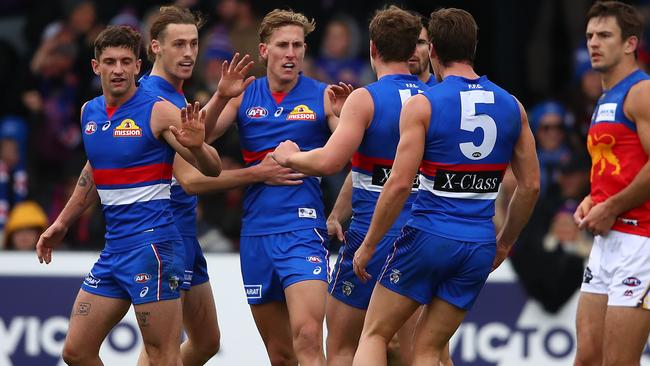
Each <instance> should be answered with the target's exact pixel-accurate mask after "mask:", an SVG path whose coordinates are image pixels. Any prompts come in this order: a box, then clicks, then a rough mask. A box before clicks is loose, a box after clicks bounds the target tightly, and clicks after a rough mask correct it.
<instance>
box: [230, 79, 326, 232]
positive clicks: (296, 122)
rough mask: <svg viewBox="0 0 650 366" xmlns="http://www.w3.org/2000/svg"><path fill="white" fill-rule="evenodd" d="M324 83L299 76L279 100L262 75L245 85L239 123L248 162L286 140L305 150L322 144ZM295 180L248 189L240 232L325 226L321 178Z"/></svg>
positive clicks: (324, 135) (323, 133)
mask: <svg viewBox="0 0 650 366" xmlns="http://www.w3.org/2000/svg"><path fill="white" fill-rule="evenodd" d="M326 87H327V85H326V84H324V83H321V82H319V81H316V80H314V79H311V78H308V77H306V76H303V75H299V76H298V82H297V83H296V85H295V86H294V87H293V89H291V91H290V92H289V93H288V94H286V95H285V96H284V98H283V99H282V100H281V101H280V102H279V103H277V102H276V101H275V99H274V98H273V96H272V95H271V91H270V89H269V84H268V80H267V78H266V77H263V78H259V79H256V80H255V81H254V82H253V83H252V84H251V85H249V86H248V88H246V90H245V91H244V96H243V99H242V102H241V106H240V107H239V111H238V121H237V127H238V128H239V137H240V143H241V147H242V154H243V156H244V161H245V162H246V165H248V166H250V165H254V164H258V163H259V162H260V161H262V159H264V157H265V156H266V154H268V153H270V152H272V151H273V150H274V149H275V148H276V146H278V145H279V144H280V143H281V142H283V141H285V140H292V141H294V142H295V143H297V144H298V146H300V149H301V150H303V151H308V150H312V149H315V148H319V147H322V146H323V145H325V142H326V141H327V138H328V137H329V134H330V130H329V127H328V125H327V118H326V116H325V108H324V95H325V88H326ZM302 181H303V183H302V184H300V185H295V186H271V185H266V184H264V183H257V184H253V185H251V186H250V187H248V189H247V190H246V197H245V199H244V217H243V222H242V232H241V234H242V235H244V236H254V235H267V234H277V233H282V232H288V231H294V230H302V229H309V228H323V229H324V228H325V227H326V226H325V213H324V207H323V198H322V194H321V190H320V178H316V177H307V178H304V179H303V180H302Z"/></svg>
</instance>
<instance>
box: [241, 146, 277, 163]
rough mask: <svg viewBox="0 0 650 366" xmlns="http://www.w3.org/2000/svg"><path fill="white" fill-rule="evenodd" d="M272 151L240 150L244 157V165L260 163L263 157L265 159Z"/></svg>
mask: <svg viewBox="0 0 650 366" xmlns="http://www.w3.org/2000/svg"><path fill="white" fill-rule="evenodd" d="M273 150H275V149H268V150H263V151H248V150H244V149H242V150H241V153H242V155H243V156H244V162H245V163H246V164H251V163H255V162H258V161H262V160H263V159H264V157H266V154H268V153H272V152H273Z"/></svg>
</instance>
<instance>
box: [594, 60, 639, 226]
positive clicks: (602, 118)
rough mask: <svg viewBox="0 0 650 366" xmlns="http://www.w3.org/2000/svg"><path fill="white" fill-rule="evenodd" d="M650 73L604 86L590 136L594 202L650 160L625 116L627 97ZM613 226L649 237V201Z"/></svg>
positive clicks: (625, 183) (613, 191) (629, 179)
mask: <svg viewBox="0 0 650 366" xmlns="http://www.w3.org/2000/svg"><path fill="white" fill-rule="evenodd" d="M649 79H650V76H649V75H648V74H646V73H645V72H643V71H641V70H637V71H635V72H633V73H631V74H630V75H628V76H627V77H625V78H624V79H623V80H621V81H619V82H618V83H617V84H616V85H615V86H614V87H613V88H611V89H610V90H605V91H604V92H603V95H602V96H601V97H600V99H599V100H598V105H596V108H595V110H594V114H593V116H592V119H591V126H590V127H589V135H588V137H587V149H588V150H589V154H590V155H591V198H592V199H593V200H594V202H595V203H600V202H603V201H605V200H606V199H607V198H609V197H610V196H612V195H614V194H616V193H618V192H619V191H621V190H622V189H623V188H625V187H627V186H628V185H629V184H630V183H631V182H632V180H633V179H634V177H636V175H637V174H638V173H639V171H640V170H641V168H643V166H644V165H645V164H646V162H647V161H648V155H647V154H646V153H645V151H644V150H643V146H642V145H641V141H640V140H639V135H638V133H637V129H636V124H635V123H634V122H632V121H630V119H629V118H627V117H626V116H625V113H624V111H623V104H624V103H625V97H626V96H627V93H628V92H629V91H630V88H632V87H633V86H634V85H635V84H636V83H638V82H640V81H643V80H649ZM612 230H616V231H621V232H624V233H629V234H635V235H641V236H645V237H650V201H646V202H645V203H643V204H642V205H640V206H638V207H635V208H633V209H631V210H629V211H627V212H624V213H622V214H621V215H620V216H619V217H618V218H617V219H616V222H615V223H614V226H612Z"/></svg>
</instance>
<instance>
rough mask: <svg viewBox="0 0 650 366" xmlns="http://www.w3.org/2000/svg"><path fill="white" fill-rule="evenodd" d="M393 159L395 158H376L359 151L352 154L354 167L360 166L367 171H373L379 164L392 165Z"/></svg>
mask: <svg viewBox="0 0 650 366" xmlns="http://www.w3.org/2000/svg"><path fill="white" fill-rule="evenodd" d="M393 161H394V160H392V159H382V158H375V157H371V156H366V155H363V154H361V153H359V152H355V153H354V155H353V156H352V167H353V168H359V169H361V170H365V171H367V172H372V171H373V170H374V168H375V166H377V165H379V166H387V167H392V166H393Z"/></svg>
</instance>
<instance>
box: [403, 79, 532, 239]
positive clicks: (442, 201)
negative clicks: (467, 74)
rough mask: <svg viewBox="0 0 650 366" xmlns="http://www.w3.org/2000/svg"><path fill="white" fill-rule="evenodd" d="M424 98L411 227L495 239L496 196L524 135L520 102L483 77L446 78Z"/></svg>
mask: <svg viewBox="0 0 650 366" xmlns="http://www.w3.org/2000/svg"><path fill="white" fill-rule="evenodd" d="M424 96H425V97H426V98H427V99H428V100H429V103H430V104H431V120H430V124H429V129H428V130H427V133H426V140H425V146H424V156H423V160H422V164H421V166H420V187H419V191H418V195H417V198H416V199H415V202H414V203H413V207H412V211H411V219H410V220H409V222H408V225H411V226H414V227H416V228H418V229H420V230H423V231H426V232H429V233H432V234H435V235H438V236H442V237H446V238H449V239H454V240H460V241H471V242H494V240H495V231H494V224H493V223H492V217H493V216H494V200H495V199H496V197H497V194H498V190H499V186H500V184H501V180H502V179H503V174H504V172H505V170H506V167H507V166H508V164H509V163H510V160H511V158H512V154H513V149H514V146H515V144H516V142H517V140H518V139H519V135H520V133H521V114H520V109H519V106H518V104H517V101H516V100H515V98H514V97H513V96H512V95H510V94H508V93H507V92H506V91H504V90H503V89H501V88H500V87H498V86H497V85H495V84H494V83H492V82H490V81H489V80H488V79H487V77H485V76H482V77H481V78H479V79H474V80H470V79H465V78H462V77H458V76H448V77H446V78H445V79H444V80H443V81H442V82H441V83H440V84H438V85H436V86H434V87H432V88H430V89H428V90H427V91H425V92H424Z"/></svg>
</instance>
